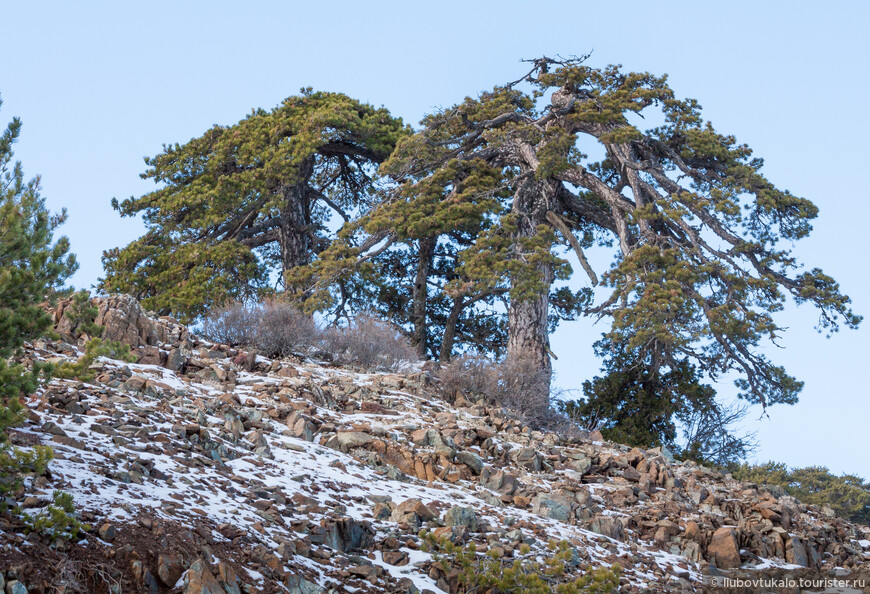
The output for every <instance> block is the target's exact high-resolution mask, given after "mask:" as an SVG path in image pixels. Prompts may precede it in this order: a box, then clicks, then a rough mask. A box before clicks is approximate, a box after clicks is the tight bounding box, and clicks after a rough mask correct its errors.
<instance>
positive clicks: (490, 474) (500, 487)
mask: <svg viewBox="0 0 870 594" xmlns="http://www.w3.org/2000/svg"><path fill="white" fill-rule="evenodd" d="M480 484H481V485H483V486H484V487H485V488H487V489H491V490H493V491H498V492H499V493H502V494H505V495H511V494H512V493H514V492H515V491H516V490H517V486H518V485H517V477H515V476H514V475H512V474H509V473H507V472H505V471H503V470H490V469H489V468H484V469H483V472H481V473H480Z"/></svg>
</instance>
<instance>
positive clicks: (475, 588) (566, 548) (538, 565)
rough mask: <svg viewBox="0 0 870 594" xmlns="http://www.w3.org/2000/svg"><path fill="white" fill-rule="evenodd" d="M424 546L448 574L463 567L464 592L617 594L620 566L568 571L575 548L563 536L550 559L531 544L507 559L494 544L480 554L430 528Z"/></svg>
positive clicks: (550, 545)
mask: <svg viewBox="0 0 870 594" xmlns="http://www.w3.org/2000/svg"><path fill="white" fill-rule="evenodd" d="M420 537H421V538H422V539H423V546H422V549H423V550H424V551H427V552H430V553H431V554H432V558H433V559H434V561H435V564H436V566H437V567H438V568H439V569H440V570H441V571H442V572H443V573H444V574H445V575H446V574H449V573H451V572H453V571H454V570H458V572H459V573H458V583H459V591H460V592H490V593H491V594H550V593H551V592H556V593H558V594H578V593H580V592H585V593H596V594H597V593H603V592H615V591H617V590H618V588H619V576H620V573H621V571H622V569H621V568H620V567H619V565H613V566H612V567H610V568H609V569H608V568H604V567H599V568H589V569H587V570H585V571H584V572H583V574H582V575H580V576H573V575H571V574H570V573H568V571H567V570H568V568H569V567H570V566H571V565H572V564H576V563H574V560H575V552H574V550H573V549H572V547H571V544H570V543H569V542H568V541H566V540H563V541H561V542H557V541H555V540H551V541H550V542H549V543H548V545H547V548H548V549H549V551H550V555H548V556H547V558H546V559H544V560H539V556H538V555H535V554H533V553H532V552H531V549H530V548H529V546H528V545H525V544H524V545H523V546H522V547H521V548H520V551H519V556H518V557H516V558H514V559H505V558H504V557H503V555H502V552H501V549H500V548H498V547H490V548H489V549H488V550H487V551H486V552H484V553H478V552H477V548H476V547H475V545H474V543H469V544H467V545H466V546H464V547H463V546H458V545H456V544H454V543H452V542H450V540H449V539H448V538H446V537H441V538H439V537H436V536H435V535H433V534H432V533H430V532H426V531H423V532H421V533H420Z"/></svg>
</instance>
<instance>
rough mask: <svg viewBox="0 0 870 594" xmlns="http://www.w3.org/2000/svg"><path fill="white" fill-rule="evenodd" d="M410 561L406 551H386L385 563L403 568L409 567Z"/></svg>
mask: <svg viewBox="0 0 870 594" xmlns="http://www.w3.org/2000/svg"><path fill="white" fill-rule="evenodd" d="M408 561H409V558H408V553H406V552H404V551H384V563H388V564H390V565H398V566H402V565H407V564H408Z"/></svg>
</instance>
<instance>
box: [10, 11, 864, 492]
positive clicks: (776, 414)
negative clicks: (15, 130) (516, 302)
mask: <svg viewBox="0 0 870 594" xmlns="http://www.w3.org/2000/svg"><path fill="white" fill-rule="evenodd" d="M868 22H870V4H868V3H866V2H861V1H854V2H828V3H826V4H825V6H822V3H820V2H815V1H814V2H795V1H789V2H785V1H782V2H773V1H769V2H758V1H756V2H739V1H730V2H715V3H714V2H697V1H694V2H689V1H686V2H650V1H648V0H647V1H644V2H601V1H598V2H594V3H593V2H581V1H574V2H535V3H531V2H506V1H500V2H476V3H475V2H468V1H465V2H425V3H423V2H380V3H375V2H369V3H351V2H330V3H328V4H323V3H314V2H305V3H298V5H297V3H292V2H245V3H241V2H216V1H209V2H204V1H203V2H155V1H151V2H147V3H146V2H140V3H133V2H76V3H72V2H59V1H58V2H38V1H32V2H30V1H29V2H14V3H13V2H9V1H7V0H2V1H0V23H2V30H3V35H2V41H0V43H2V46H0V94H2V97H3V100H4V106H3V109H2V112H0V122H2V123H3V124H4V125H5V123H6V122H7V121H8V120H9V119H10V118H11V117H12V116H13V115H17V116H19V117H21V118H22V120H23V123H24V127H23V131H22V138H21V141H20V143H19V144H18V145H17V149H16V151H17V157H18V158H19V159H20V160H21V161H22V162H23V164H24V167H25V171H26V173H27V175H34V174H37V173H39V174H41V175H42V178H43V189H44V191H43V194H44V195H45V196H46V197H47V200H48V203H49V205H50V206H51V207H52V208H54V209H59V208H60V207H62V206H66V207H67V208H68V210H69V213H70V220H69V222H68V224H67V225H66V226H65V227H64V233H66V234H67V235H68V236H69V237H70V239H71V241H72V245H73V250H74V251H75V252H76V253H77V254H78V256H79V258H80V260H81V263H82V266H81V270H80V271H79V273H78V274H77V275H76V277H75V279H74V282H75V284H77V285H78V286H89V285H91V284H93V283H94V282H95V281H96V279H97V277H98V276H100V274H101V265H100V254H101V252H102V250H103V249H106V248H110V247H114V246H119V245H124V244H126V243H128V242H129V241H131V240H132V239H134V238H135V237H137V236H138V235H139V234H140V232H141V226H140V224H139V223H137V222H136V221H131V220H129V219H125V220H121V219H120V218H119V217H118V216H117V215H116V213H115V212H114V211H112V209H111V207H110V205H109V201H110V199H111V198H112V197H113V196H117V197H118V198H121V199H123V198H126V197H128V196H130V195H134V194H135V195H138V194H142V193H144V192H147V191H149V190H151V189H152V186H151V185H150V184H148V183H145V182H143V181H142V180H140V179H139V177H138V175H139V173H141V172H142V171H143V168H144V165H143V162H142V157H143V156H146V155H154V154H156V153H158V152H159V151H160V147H161V145H162V144H163V143H170V142H176V141H178V142H184V141H186V140H188V139H190V138H191V137H194V136H198V135H200V134H201V133H202V132H203V131H205V130H206V129H207V128H208V127H209V126H211V125H212V124H214V123H221V124H227V123H233V122H236V121H238V120H239V119H241V118H242V117H244V116H245V114H247V113H248V112H249V111H250V110H251V108H253V107H265V108H270V107H272V106H274V105H276V104H277V103H278V102H279V101H280V100H281V99H283V98H284V97H286V96H289V95H292V94H294V93H296V92H297V91H298V90H299V88H300V87H303V86H308V85H311V86H313V87H314V88H315V89H322V90H331V91H343V92H345V93H347V94H349V95H351V96H353V97H356V98H358V99H361V100H364V101H368V102H371V103H373V104H375V105H384V106H386V107H388V108H389V109H390V110H391V111H392V112H393V113H394V114H396V115H399V116H401V117H403V118H404V119H405V120H406V121H408V122H410V123H413V124H416V123H417V122H418V121H419V119H420V117H421V116H422V115H423V114H424V113H426V112H428V111H431V110H432V109H433V108H437V107H439V106H449V105H451V104H453V103H455V102H456V101H459V100H461V99H462V98H463V97H464V96H466V95H469V94H472V95H473V94H476V93H477V92H479V91H481V90H484V89H487V88H490V87H492V86H493V85H495V84H498V83H503V82H505V81H508V80H513V79H515V78H517V77H518V76H519V75H520V74H522V73H523V65H521V64H519V63H518V60H519V59H520V58H531V57H537V56H540V55H542V54H547V55H554V54H563V55H571V54H583V53H586V52H588V51H590V50H594V53H593V56H592V59H591V63H592V64H594V65H598V66H601V65H604V64H607V63H621V64H623V65H625V67H626V68H629V69H633V70H647V71H650V72H653V73H657V74H658V73H665V72H666V73H668V74H669V75H670V81H671V84H672V86H673V87H674V89H675V90H676V92H677V93H678V94H680V95H683V96H689V97H694V98H696V99H698V100H699V101H700V103H701V105H703V106H704V114H705V116H706V117H707V118H708V119H710V120H712V121H713V123H714V125H716V127H717V128H718V129H719V130H720V131H723V132H729V133H732V134H735V135H736V136H737V137H738V139H739V140H740V141H742V142H746V143H748V144H749V145H750V146H751V147H753V148H754V149H755V151H756V154H757V155H758V156H761V157H764V158H765V160H766V163H767V164H766V167H765V172H766V174H767V175H768V177H769V178H770V179H772V180H773V181H774V182H776V183H777V184H779V185H781V186H783V187H786V188H789V189H790V190H792V191H793V192H794V193H796V194H798V195H802V196H806V197H808V198H810V199H812V200H814V201H815V202H816V204H817V205H819V207H820V209H821V214H820V217H819V219H818V221H817V223H816V225H815V227H816V231H815V233H814V234H813V236H812V237H811V238H810V239H808V240H806V241H803V242H802V243H801V244H800V245H799V247H798V249H797V252H798V253H799V254H800V255H801V257H802V258H803V259H804V261H805V262H807V264H808V265H812V266H815V265H821V266H822V267H823V268H825V270H826V271H827V272H828V273H829V274H831V275H833V276H834V277H835V278H837V279H838V280H839V281H840V282H841V284H842V287H843V289H844V290H845V292H847V293H848V294H850V295H851V296H852V297H853V299H854V302H855V308H856V311H858V312H859V313H862V314H865V315H866V314H870V281H868V272H870V270H868V269H870V267H868V265H867V260H866V255H865V252H866V247H865V246H866V237H867V235H868V233H867V231H866V227H867V224H868V220H870V206H868V198H870V196H868V190H867V187H866V184H865V178H866V173H865V167H866V166H865V161H866V159H867V155H866V148H865V147H866V144H865V143H866V139H867V138H868V137H870V124H868V117H867V108H866V106H865V102H866V98H867V96H868V91H870V88H868V82H867V81H868V74H870V72H868V70H870V69H868V66H867V63H866V60H867V57H868V55H870V41H868V39H870V36H868V35H867V32H866V25H867V23H868ZM780 319H781V320H782V321H783V323H784V324H785V325H787V326H790V327H791V330H790V331H789V332H788V334H787V335H786V337H785V338H784V339H783V341H782V344H783V345H784V347H785V348H784V349H783V350H778V351H777V352H775V353H771V356H773V357H774V358H775V359H776V360H777V361H778V362H780V363H782V364H784V365H785V366H786V367H787V368H788V369H789V370H790V371H792V372H793V373H794V374H796V375H797V376H798V377H800V378H801V379H803V380H805V381H806V387H805V389H804V392H803V393H802V395H801V401H800V403H798V404H797V405H796V406H793V407H774V408H773V409H771V410H770V418H769V419H765V420H762V421H756V420H755V419H756V418H757V416H758V415H757V414H756V415H755V416H754V417H753V420H752V421H751V422H749V423H747V426H748V428H750V429H753V430H757V431H758V438H759V441H760V445H761V447H760V450H759V452H758V454H757V458H758V459H759V460H767V459H775V460H779V461H784V462H786V463H788V464H790V465H810V464H816V465H826V466H828V467H830V468H831V469H832V470H834V471H835V472H852V473H857V474H860V475H863V476H864V477H868V478H870V456H868V455H867V452H868V451H870V448H868V447H867V445H868V441H870V440H868V433H870V399H868V391H870V390H868V380H870V371H868V369H870V363H868V361H867V358H868V354H870V353H868V349H867V348H866V344H867V342H868V336H870V330H868V329H867V327H866V325H865V327H863V328H862V329H861V330H859V331H857V332H849V331H843V332H841V333H840V334H839V335H836V336H834V337H833V338H832V339H831V340H825V338H824V337H822V336H819V335H818V334H816V333H815V332H814V331H813V330H812V325H813V323H814V321H815V315H814V313H813V312H812V311H811V310H809V309H806V308H801V309H798V310H795V309H794V308H792V309H790V310H789V311H788V312H786V314H785V315H784V316H783V317H782V318H780ZM601 331H602V328H599V327H590V326H589V325H588V324H585V323H573V324H566V325H564V326H563V327H562V328H561V329H560V330H559V332H558V333H557V335H556V336H555V337H554V339H553V343H554V346H553V348H554V351H555V352H556V354H557V355H558V356H559V360H558V361H557V363H556V371H557V373H558V380H557V381H558V383H559V384H560V385H561V386H562V387H565V388H572V387H577V386H579V384H580V383H581V382H582V380H583V379H586V378H588V377H590V376H591V375H592V374H594V373H595V372H596V371H597V369H598V361H596V360H595V359H594V357H593V355H592V350H591V343H592V342H593V341H594V340H595V339H596V338H597V337H598V335H599V334H600V332H601ZM771 350H772V349H771ZM730 391H731V390H730V388H729V387H728V386H722V387H721V388H720V392H721V393H722V394H728V393H730Z"/></svg>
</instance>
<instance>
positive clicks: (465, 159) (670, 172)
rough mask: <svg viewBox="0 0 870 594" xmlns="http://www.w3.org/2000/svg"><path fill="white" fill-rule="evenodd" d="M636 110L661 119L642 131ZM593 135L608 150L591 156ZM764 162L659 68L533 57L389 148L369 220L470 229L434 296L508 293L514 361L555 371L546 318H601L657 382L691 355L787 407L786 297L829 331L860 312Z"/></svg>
mask: <svg viewBox="0 0 870 594" xmlns="http://www.w3.org/2000/svg"><path fill="white" fill-rule="evenodd" d="M647 114H649V115H651V116H654V117H653V119H655V120H656V121H661V122H662V124H661V125H659V126H657V127H653V128H649V129H645V130H644V129H641V128H638V127H637V126H636V125H635V124H634V122H642V121H644V120H643V119H639V118H638V115H641V116H646V115H647ZM590 145H594V146H596V147H597V149H598V150H596V151H594V152H595V154H603V158H600V159H599V160H595V159H593V158H590V157H589V156H588V155H587V152H586V151H585V150H584V147H586V146H590ZM592 152H593V151H589V154H592ZM762 167H763V160H762V159H760V158H758V157H755V156H754V155H753V153H752V150H751V149H750V148H749V147H748V146H746V145H744V144H741V143H739V142H738V141H737V139H736V138H735V137H733V136H731V135H728V134H724V133H721V132H718V131H717V130H716V129H715V128H714V127H713V125H712V124H711V123H710V122H708V121H705V120H704V119H703V118H702V116H701V108H700V105H699V104H698V103H697V101H695V100H693V99H680V98H678V97H677V96H676V95H675V93H674V92H673V90H672V89H671V88H670V86H669V85H668V81H667V77H665V76H655V75H652V74H649V73H636V72H626V71H624V70H623V69H622V68H621V67H619V66H608V67H605V68H594V67H591V66H588V65H587V64H586V63H585V60H584V59H582V58H581V59H571V60H553V59H549V58H542V59H540V60H534V61H532V65H531V70H530V71H529V73H528V74H527V75H526V76H524V77H522V78H521V79H520V80H518V81H515V82H513V83H510V84H508V85H504V86H501V87H496V88H494V89H493V90H491V91H487V92H484V93H481V94H480V95H478V96H476V97H473V98H472V97H469V98H467V99H465V100H464V101H463V102H461V103H459V104H457V105H454V106H452V107H449V108H447V109H443V110H440V111H438V112H437V113H434V114H432V115H429V116H427V117H426V118H424V120H423V121H422V122H421V127H420V129H419V131H418V132H416V133H415V134H414V135H413V136H409V137H406V138H403V139H401V140H400V141H399V143H398V145H397V147H396V150H395V151H394V153H393V154H392V156H391V157H390V159H389V160H388V161H387V162H386V163H385V164H384V166H383V169H384V172H385V173H387V174H388V175H389V176H390V179H391V181H392V182H393V184H395V186H396V187H397V188H398V189H397V190H395V191H394V192H392V193H391V194H390V195H389V201H388V204H387V205H386V206H385V207H384V208H385V210H384V212H385V213H388V212H401V213H402V217H401V219H400V220H395V221H390V220H385V221H384V223H383V225H385V226H386V227H379V229H380V230H381V232H382V233H387V234H389V233H392V234H393V235H394V236H395V237H398V238H403V237H409V236H410V237H419V234H420V233H421V232H422V230H423V229H424V228H425V225H423V224H421V222H422V221H427V222H428V221H433V228H434V229H435V230H436V232H437V231H438V230H439V229H440V226H441V222H442V221H449V222H450V224H453V225H457V226H460V227H462V226H465V227H466V228H469V229H474V232H475V233H476V235H475V236H474V237H472V238H471V239H470V241H467V242H464V243H460V242H457V241H454V240H448V241H451V243H452V245H453V246H454V249H456V250H457V264H458V266H457V267H456V281H455V282H454V284H453V285H452V286H451V285H450V284H449V283H448V284H446V285H445V288H447V290H448V291H450V290H451V289H452V290H458V287H457V285H458V286H459V287H463V288H467V289H468V290H469V291H470V295H476V294H480V293H486V292H487V291H491V290H492V289H493V288H498V289H499V290H501V291H504V292H505V293H504V295H505V296H506V298H507V309H508V311H507V318H508V319H507V326H508V337H507V356H508V358H513V359H524V358H525V359H528V360H529V361H530V362H532V363H533V364H534V365H537V366H538V367H539V368H540V369H541V370H542V372H545V373H547V374H548V375H549V372H550V363H549V356H550V348H549V340H548V336H547V331H548V330H550V329H551V327H552V326H551V322H552V321H554V316H553V313H554V310H557V311H558V313H560V314H561V313H564V314H567V315H568V316H572V315H573V316H576V315H578V314H585V315H595V316H599V317H605V318H609V319H610V320H611V321H612V334H611V335H610V336H609V338H610V339H611V340H614V341H618V340H622V339H625V340H626V341H627V342H626V345H625V348H626V349H627V351H629V352H631V353H635V355H633V356H636V357H637V358H638V359H639V360H642V361H647V362H651V363H652V364H651V366H649V367H648V368H649V370H650V372H651V373H653V374H657V373H659V371H660V370H661V372H662V373H663V374H667V373H669V372H672V373H673V372H676V370H677V368H678V367H679V365H680V364H681V363H680V362H681V361H685V362H686V364H689V365H692V366H694V367H695V368H697V369H703V370H704V372H705V374H706V375H707V377H709V378H710V379H711V380H713V381H716V380H718V379H719V378H721V377H723V376H724V375H726V374H729V373H732V372H736V373H737V374H738V375H739V376H740V377H739V379H738V380H737V381H736V384H737V387H738V389H739V391H740V396H741V397H742V398H743V399H745V400H746V401H747V402H749V403H753V404H760V405H762V406H763V407H767V406H770V405H773V404H780V403H783V404H793V403H794V402H795V401H796V400H797V395H798V393H799V391H800V390H801V388H802V383H801V382H800V381H799V380H797V379H796V378H794V377H792V376H791V375H789V374H788V373H787V372H786V370H785V369H783V368H782V367H781V366H778V365H776V364H775V363H773V362H772V361H770V360H769V359H768V357H767V356H766V354H765V353H764V346H765V344H766V343H769V342H771V341H775V340H776V338H777V337H778V336H779V335H780V333H781V332H782V331H783V328H781V327H780V326H779V325H778V324H777V323H776V321H775V319H774V315H775V314H776V313H777V312H779V311H780V310H782V308H783V305H784V303H785V302H786V301H787V299H789V298H790V299H792V300H794V301H795V302H797V303H798V304H803V303H808V304H811V305H813V306H814V307H816V308H817V309H818V310H819V312H820V324H819V329H820V330H822V331H825V332H829V333H830V332H832V331H835V330H836V329H837V328H838V327H839V326H840V325H845V326H847V327H850V328H854V327H856V326H857V325H858V324H859V322H860V320H861V318H860V316H857V315H855V314H854V313H853V312H852V311H851V309H850V299H849V298H848V297H847V296H846V295H844V294H842V293H841V291H840V288H839V286H838V284H837V283H836V282H835V281H834V280H833V279H832V278H831V277H829V276H827V275H826V274H824V273H823V272H822V271H821V270H820V269H818V268H811V269H805V268H803V266H802V264H801V263H800V262H799V261H798V260H797V259H796V258H795V256H794V255H793V253H792V251H791V247H790V245H791V243H792V242H793V241H796V240H799V239H802V238H804V237H806V236H807V235H808V234H809V233H810V232H811V230H812V224H811V221H812V219H813V218H815V217H816V215H817V213H818V209H817V207H816V206H815V205H814V204H813V203H812V202H810V201H809V200H807V199H805V198H801V197H798V196H795V195H794V194H792V193H791V192H789V191H788V190H785V189H781V188H778V187H777V186H775V185H774V184H773V183H772V182H771V181H769V180H768V179H767V178H766V177H765V176H764V175H763V173H762ZM386 219H389V217H386ZM408 221H410V224H409V223H407V222H408ZM371 233H373V234H374V236H377V234H375V233H374V230H372V231H371ZM596 245H597V246H601V247H604V248H608V249H611V250H612V253H613V255H614V258H613V259H612V264H611V265H610V266H609V267H607V268H605V269H603V270H598V271H596V270H595V269H594V268H593V266H592V265H591V264H590V262H589V261H588V259H587V258H586V256H585V254H584V250H585V249H587V248H589V247H591V246H596ZM569 251H570V252H571V253H573V255H574V256H573V259H574V261H575V262H577V263H578V264H579V265H580V267H581V268H582V269H583V270H584V272H585V274H586V275H587V276H588V277H589V285H588V286H587V287H585V288H586V289H589V288H591V287H593V286H595V285H596V284H598V283H599V281H600V284H601V285H603V286H604V287H606V288H608V290H609V296H608V297H606V298H605V299H603V300H602V301H599V302H598V303H594V304H589V303H588V298H589V293H588V291H587V292H580V293H571V292H570V291H565V290H564V289H565V287H564V286H562V287H560V286H559V285H560V282H562V281H566V280H568V279H569V278H570V277H571V276H572V275H573V270H572V266H571V265H569V260H568V259H567V257H566V256H567V253H568V252H569ZM550 295H553V296H557V295H558V299H557V300H556V301H557V305H558V307H553V305H556V304H551V303H550V300H549V297H550ZM668 361H671V362H672V363H673V365H668V364H667V362H668ZM669 370H670V371H669ZM546 396H547V395H546V394H541V397H542V399H544V400H545V399H546Z"/></svg>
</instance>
